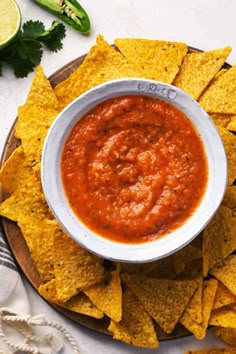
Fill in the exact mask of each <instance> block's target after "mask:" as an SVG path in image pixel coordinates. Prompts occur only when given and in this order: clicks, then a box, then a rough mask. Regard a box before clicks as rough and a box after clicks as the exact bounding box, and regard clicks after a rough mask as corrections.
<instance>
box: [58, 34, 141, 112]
mask: <svg viewBox="0 0 236 354" xmlns="http://www.w3.org/2000/svg"><path fill="white" fill-rule="evenodd" d="M141 76H142V75H141V72H140V70H138V68H133V67H132V66H131V65H129V64H128V62H127V60H126V59H125V58H124V57H123V56H122V55H121V53H119V52H118V51H117V50H116V49H115V48H114V47H112V46H110V45H109V44H108V43H107V42H106V41H105V40H104V38H103V37H102V36H101V35H99V36H98V37H97V44H96V45H94V46H93V47H92V48H91V49H90V51H89V53H88V54H87V56H86V58H85V59H84V61H83V63H82V64H81V65H80V67H79V68H78V69H77V70H76V71H75V72H74V73H72V74H71V76H70V77H69V78H68V79H67V80H66V81H65V82H62V83H60V84H59V85H57V86H56V87H55V89H54V90H55V94H56V96H57V98H58V100H59V102H60V109H62V108H64V107H65V106H66V105H67V104H68V103H70V102H71V101H72V100H73V99H75V98H76V97H78V96H79V95H81V94H82V93H83V92H85V91H87V90H89V89H91V88H93V87H95V86H97V85H99V84H102V83H104V82H106V81H109V80H113V79H119V78H123V77H141Z"/></svg>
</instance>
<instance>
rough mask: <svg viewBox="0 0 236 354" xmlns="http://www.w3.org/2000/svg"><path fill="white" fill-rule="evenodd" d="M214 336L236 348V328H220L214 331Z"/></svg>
mask: <svg viewBox="0 0 236 354" xmlns="http://www.w3.org/2000/svg"><path fill="white" fill-rule="evenodd" d="M214 334H215V336H216V337H218V338H219V339H221V340H222V341H223V342H224V343H226V344H228V345H231V346H235V347H236V328H221V327H219V328H216V329H215V330H214Z"/></svg>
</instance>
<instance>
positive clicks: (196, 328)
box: [179, 279, 217, 339]
mask: <svg viewBox="0 0 236 354" xmlns="http://www.w3.org/2000/svg"><path fill="white" fill-rule="evenodd" d="M216 289H217V281H216V280H215V279H210V280H206V281H204V288H203V299H202V318H203V320H202V322H201V323H197V322H195V321H194V320H193V319H192V318H191V317H190V316H189V314H188V312H186V311H185V312H184V313H183V315H182V317H181V318H180V321H179V322H180V323H182V325H183V326H184V327H185V328H187V329H188V330H189V331H190V332H191V333H193V335H194V336H195V337H196V338H197V339H203V338H205V336H206V330H207V327H208V322H209V318H210V315H211V310H212V306H213V303H214V298H215V294H216Z"/></svg>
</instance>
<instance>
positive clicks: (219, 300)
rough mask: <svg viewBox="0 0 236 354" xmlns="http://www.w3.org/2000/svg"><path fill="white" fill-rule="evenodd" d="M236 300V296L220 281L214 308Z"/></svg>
mask: <svg viewBox="0 0 236 354" xmlns="http://www.w3.org/2000/svg"><path fill="white" fill-rule="evenodd" d="M234 302H236V296H235V295H233V294H232V293H231V292H230V291H229V290H228V289H227V288H226V287H225V286H224V285H223V284H222V283H221V282H220V281H219V282H218V287H217V290H216V296H215V300H214V304H213V308H212V309H213V310H216V309H219V308H221V307H224V306H227V305H229V304H233V303H234Z"/></svg>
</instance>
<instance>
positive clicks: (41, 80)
mask: <svg viewBox="0 0 236 354" xmlns="http://www.w3.org/2000/svg"><path fill="white" fill-rule="evenodd" d="M25 106H27V107H37V108H38V109H39V110H49V111H50V110H54V109H55V108H57V107H58V100H57V98H56V96H55V93H54V92H53V89H52V87H51V84H50V82H49V80H48V79H47V77H46V76H45V74H44V71H43V68H42V66H41V65H39V66H37V68H36V69H35V73H34V77H33V81H32V84H31V87H30V91H29V93H28V96H27V99H26V102H25Z"/></svg>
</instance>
